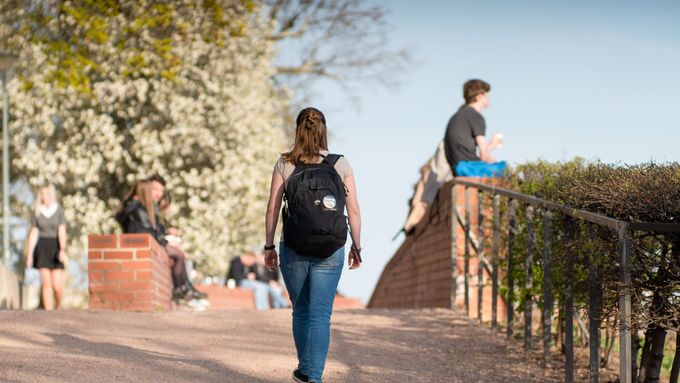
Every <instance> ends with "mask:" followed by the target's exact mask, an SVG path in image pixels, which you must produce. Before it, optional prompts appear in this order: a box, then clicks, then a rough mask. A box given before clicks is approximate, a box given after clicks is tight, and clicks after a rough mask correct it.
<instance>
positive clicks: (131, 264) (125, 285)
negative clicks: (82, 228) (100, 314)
mask: <svg viewBox="0 0 680 383" xmlns="http://www.w3.org/2000/svg"><path fill="white" fill-rule="evenodd" d="M88 280H89V298H90V301H89V304H90V309H95V310H124V311H156V310H167V309H170V308H172V301H171V294H172V279H171V275H170V261H169V259H168V256H167V255H166V254H165V250H163V248H162V247H160V246H159V245H158V243H157V242H156V241H155V240H154V239H153V238H152V237H151V236H150V235H148V234H112V235H90V236H88Z"/></svg>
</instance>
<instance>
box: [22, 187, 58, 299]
mask: <svg viewBox="0 0 680 383" xmlns="http://www.w3.org/2000/svg"><path fill="white" fill-rule="evenodd" d="M28 243H29V246H28V252H27V257H26V266H27V267H35V268H36V269H38V270H40V280H41V282H42V303H43V307H44V308H45V310H51V309H52V308H55V309H59V308H61V302H62V298H63V296H64V289H63V283H62V271H63V270H64V264H65V263H66V246H67V243H68V238H67V236H66V218H65V217H64V209H63V208H62V207H61V206H60V205H59V204H58V203H57V198H56V191H55V189H54V186H53V185H51V184H46V185H44V186H42V187H41V188H40V190H39V191H38V199H37V203H36V209H35V214H34V215H33V217H32V219H31V231H30V232H29V235H28Z"/></svg>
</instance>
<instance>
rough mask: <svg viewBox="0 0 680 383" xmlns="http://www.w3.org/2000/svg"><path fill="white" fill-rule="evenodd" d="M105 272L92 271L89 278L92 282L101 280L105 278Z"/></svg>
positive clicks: (88, 275) (88, 274)
mask: <svg viewBox="0 0 680 383" xmlns="http://www.w3.org/2000/svg"><path fill="white" fill-rule="evenodd" d="M103 277H104V274H102V272H101V271H90V272H88V273H87V279H88V280H89V281H90V284H91V283H92V282H99V281H101V280H102V279H103Z"/></svg>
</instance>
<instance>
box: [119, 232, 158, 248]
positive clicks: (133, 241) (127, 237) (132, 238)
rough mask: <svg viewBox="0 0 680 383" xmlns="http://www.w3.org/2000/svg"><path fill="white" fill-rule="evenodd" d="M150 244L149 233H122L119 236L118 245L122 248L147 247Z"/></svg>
mask: <svg viewBox="0 0 680 383" xmlns="http://www.w3.org/2000/svg"><path fill="white" fill-rule="evenodd" d="M150 244H151V235H149V234H122V235H121V236H120V247H122V248H137V249H139V248H148V247H149V246H150Z"/></svg>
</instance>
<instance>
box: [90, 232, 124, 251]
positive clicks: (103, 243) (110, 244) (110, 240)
mask: <svg viewBox="0 0 680 383" xmlns="http://www.w3.org/2000/svg"><path fill="white" fill-rule="evenodd" d="M117 242H118V241H117V236H116V235H115V234H113V235H94V234H93V235H89V236H88V237H87V246H88V248H90V249H115V248H116V247H117Z"/></svg>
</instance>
